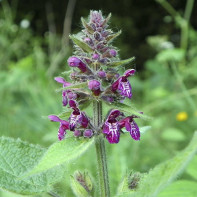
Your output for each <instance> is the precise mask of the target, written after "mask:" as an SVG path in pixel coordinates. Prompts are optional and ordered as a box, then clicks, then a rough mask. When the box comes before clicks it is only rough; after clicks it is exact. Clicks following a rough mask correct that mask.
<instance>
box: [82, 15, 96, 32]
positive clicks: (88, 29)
mask: <svg viewBox="0 0 197 197" xmlns="http://www.w3.org/2000/svg"><path fill="white" fill-rule="evenodd" d="M81 22H82V25H83V26H84V28H85V29H86V30H87V31H88V32H89V33H91V34H93V33H94V30H93V29H92V27H90V25H88V23H87V22H86V21H85V19H84V18H83V17H81Z"/></svg>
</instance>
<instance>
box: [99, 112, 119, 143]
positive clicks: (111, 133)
mask: <svg viewBox="0 0 197 197" xmlns="http://www.w3.org/2000/svg"><path fill="white" fill-rule="evenodd" d="M119 115H120V111H119V110H112V111H111V112H110V114H109V116H108V118H107V120H106V121H105V123H104V126H103V133H105V134H106V138H107V140H108V141H109V143H110V144H114V143H118V142H119V139H120V126H119V124H118V121H117V120H116V118H117V117H118V116H119Z"/></svg>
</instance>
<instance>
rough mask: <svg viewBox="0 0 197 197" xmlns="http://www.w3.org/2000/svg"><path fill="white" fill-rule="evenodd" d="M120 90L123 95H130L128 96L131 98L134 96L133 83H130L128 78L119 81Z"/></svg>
mask: <svg viewBox="0 0 197 197" xmlns="http://www.w3.org/2000/svg"><path fill="white" fill-rule="evenodd" d="M118 90H119V91H120V94H121V95H122V96H125V97H128V98H131V97H132V93H131V84H130V83H129V81H128V80H126V81H121V82H120V83H119V86H118Z"/></svg>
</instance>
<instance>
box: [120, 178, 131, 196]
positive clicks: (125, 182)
mask: <svg viewBox="0 0 197 197" xmlns="http://www.w3.org/2000/svg"><path fill="white" fill-rule="evenodd" d="M128 182H129V180H128V176H124V178H123V179H122V181H121V182H120V184H119V186H118V190H117V196H118V195H120V194H121V195H122V194H124V193H128V192H129V193H131V190H129V185H128Z"/></svg>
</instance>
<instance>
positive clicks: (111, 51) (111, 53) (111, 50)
mask: <svg viewBox="0 0 197 197" xmlns="http://www.w3.org/2000/svg"><path fill="white" fill-rule="evenodd" d="M109 54H110V56H112V57H116V55H117V52H116V51H115V50H114V49H110V50H109Z"/></svg>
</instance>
